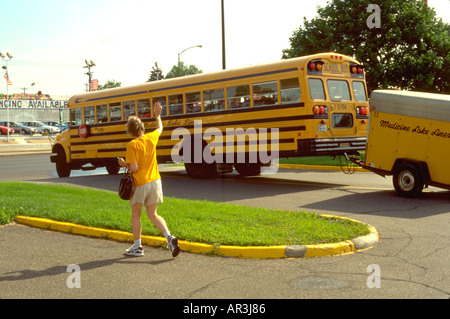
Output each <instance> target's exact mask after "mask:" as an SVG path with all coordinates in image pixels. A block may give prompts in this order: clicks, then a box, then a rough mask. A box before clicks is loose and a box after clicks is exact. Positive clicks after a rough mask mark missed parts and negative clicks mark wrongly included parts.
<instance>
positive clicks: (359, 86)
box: [352, 81, 367, 102]
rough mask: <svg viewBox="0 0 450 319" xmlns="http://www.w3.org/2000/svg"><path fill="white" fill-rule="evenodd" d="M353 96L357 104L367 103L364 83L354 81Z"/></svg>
mask: <svg viewBox="0 0 450 319" xmlns="http://www.w3.org/2000/svg"><path fill="white" fill-rule="evenodd" d="M352 86H353V95H354V96H355V99H356V101H357V102H366V101H367V96H366V90H365V89H364V83H363V82H360V81H353V83H352Z"/></svg>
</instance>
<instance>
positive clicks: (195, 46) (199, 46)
mask: <svg viewBox="0 0 450 319" xmlns="http://www.w3.org/2000/svg"><path fill="white" fill-rule="evenodd" d="M202 47H203V46H202V45H194V46H192V47H189V48H187V49H184V50H183V51H181V52H180V53H178V77H179V76H180V75H181V74H180V55H181V54H182V53H183V52H185V51H187V50H189V49H192V48H202Z"/></svg>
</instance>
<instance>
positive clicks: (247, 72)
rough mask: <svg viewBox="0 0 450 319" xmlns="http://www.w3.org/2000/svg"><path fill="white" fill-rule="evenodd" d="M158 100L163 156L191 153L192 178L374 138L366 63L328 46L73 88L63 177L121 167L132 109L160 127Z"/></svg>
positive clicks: (253, 168) (61, 160)
mask: <svg viewBox="0 0 450 319" xmlns="http://www.w3.org/2000/svg"><path fill="white" fill-rule="evenodd" d="M157 101H159V102H160V103H161V105H162V106H163V113H162V121H163V125H164V131H163V133H162V135H161V136H160V139H159V142H158V146H157V156H158V162H159V163H165V162H171V161H182V162H184V163H185V167H186V171H187V173H188V174H189V175H190V176H192V177H209V176H214V175H215V174H216V173H217V172H218V171H220V172H229V171H231V170H232V169H233V167H234V168H235V169H236V171H238V172H239V173H240V174H242V175H257V174H259V173H260V172H261V168H262V167H264V166H265V165H269V164H270V163H271V162H273V160H274V159H276V158H288V157H301V156H319V155H338V154H343V153H347V154H352V153H353V152H355V153H356V152H357V151H358V150H364V149H365V146H366V135H367V122H368V119H369V104H368V101H367V88H366V82H365V72H364V69H363V66H362V65H361V64H360V63H359V62H357V61H356V60H354V59H352V58H351V57H348V56H345V55H342V54H338V53H322V54H315V55H310V56H304V57H299V58H293V59H289V60H283V61H279V62H275V63H269V64H261V65H256V66H249V67H243V68H238V69H230V70H223V71H218V72H213V73H208V74H199V75H192V76H186V77H181V78H175V79H168V80H162V81H156V82H148V83H145V84H140V85H134V86H128V87H121V88H114V89H109V90H103V91H96V92H89V93H83V94H78V95H75V96H72V97H71V98H70V100H69V103H68V105H69V109H70V122H71V124H70V129H69V130H68V131H66V132H64V133H62V134H61V135H60V136H59V137H58V140H57V142H56V143H55V145H54V146H53V148H52V150H53V154H52V156H51V161H52V162H53V163H56V169H57V173H58V175H59V176H60V177H64V176H66V177H67V176H69V175H70V172H71V170H76V169H95V168H96V167H105V166H106V169H107V170H108V172H109V173H110V174H115V173H117V172H118V170H119V167H118V166H117V160H116V158H117V157H123V156H124V155H125V149H126V146H127V143H128V142H129V141H130V139H131V138H130V137H129V136H128V135H127V134H126V132H125V129H126V121H127V119H128V117H129V116H131V115H136V116H138V117H139V118H141V119H142V121H143V122H144V124H145V127H146V131H151V130H153V129H154V128H155V120H154V118H153V113H152V107H151V106H152V105H153V104H154V103H155V102H157Z"/></svg>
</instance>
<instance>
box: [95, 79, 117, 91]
mask: <svg viewBox="0 0 450 319" xmlns="http://www.w3.org/2000/svg"><path fill="white" fill-rule="evenodd" d="M121 86H122V82H117V81H116V80H107V81H106V83H105V84H103V85H100V84H99V85H98V90H99V91H100V90H106V89H112V88H117V87H121Z"/></svg>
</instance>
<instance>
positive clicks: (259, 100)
mask: <svg viewBox="0 0 450 319" xmlns="http://www.w3.org/2000/svg"><path fill="white" fill-rule="evenodd" d="M275 104H278V89H277V82H276V81H272V82H264V83H255V84H253V106H264V105H275Z"/></svg>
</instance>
